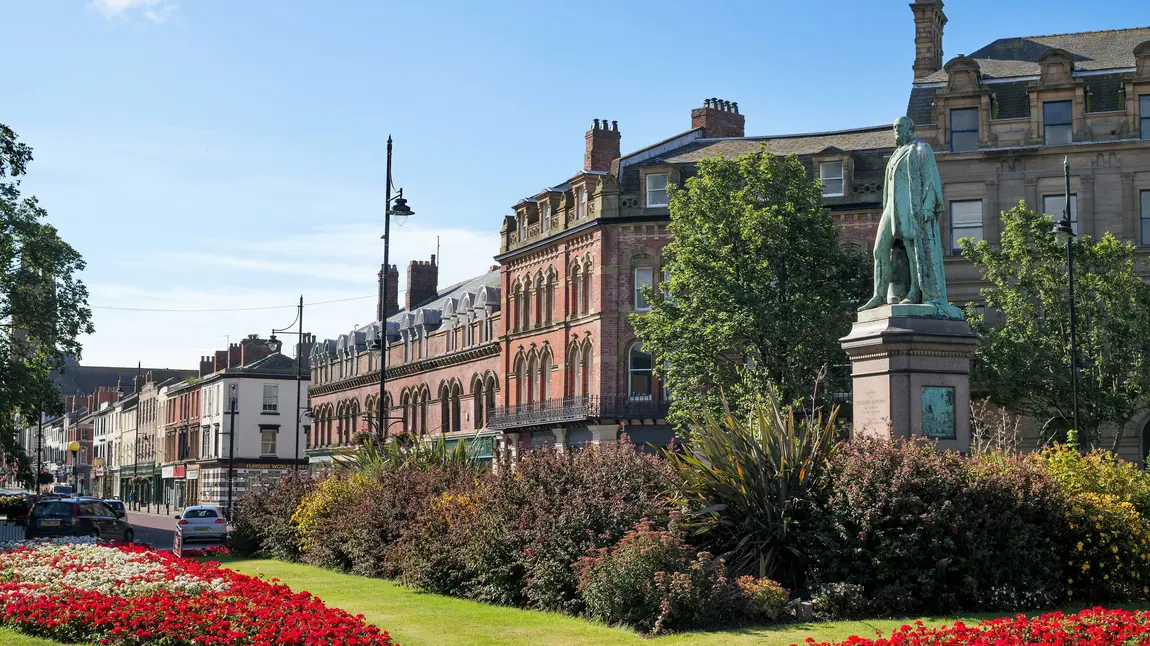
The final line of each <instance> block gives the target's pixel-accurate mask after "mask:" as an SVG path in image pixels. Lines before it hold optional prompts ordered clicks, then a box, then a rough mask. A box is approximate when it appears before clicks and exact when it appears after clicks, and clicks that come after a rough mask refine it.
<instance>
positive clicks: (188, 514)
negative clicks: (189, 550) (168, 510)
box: [176, 505, 228, 542]
mask: <svg viewBox="0 0 1150 646" xmlns="http://www.w3.org/2000/svg"><path fill="white" fill-rule="evenodd" d="M176 518H177V523H176V531H177V532H179V533H180V536H181V537H182V538H183V540H184V542H190V541H222V540H225V539H226V538H227V536H228V521H226V520H224V515H223V513H221V512H220V508H219V507H216V506H215V505H196V506H195V507H188V508H187V509H185V510H184V513H182V514H177V515H176Z"/></svg>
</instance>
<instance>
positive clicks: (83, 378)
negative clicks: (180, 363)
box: [55, 364, 198, 395]
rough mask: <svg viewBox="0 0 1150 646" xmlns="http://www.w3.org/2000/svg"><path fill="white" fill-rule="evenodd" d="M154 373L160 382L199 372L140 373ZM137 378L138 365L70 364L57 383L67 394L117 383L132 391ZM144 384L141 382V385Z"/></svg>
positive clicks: (143, 371) (143, 372)
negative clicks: (133, 381) (133, 382)
mask: <svg viewBox="0 0 1150 646" xmlns="http://www.w3.org/2000/svg"><path fill="white" fill-rule="evenodd" d="M149 372H150V373H152V381H155V382H160V381H164V380H167V379H171V378H173V377H178V378H181V379H184V378H187V377H191V376H193V375H196V374H198V371H196V370H170V369H168V368H141V369H140V374H141V375H147V374H148V373H149ZM135 378H136V366H125V367H114V366H81V365H79V364H69V365H66V366H65V367H64V370H63V371H62V372H59V373H56V376H55V381H56V385H57V386H59V387H60V392H61V393H62V394H65V395H76V394H83V395H89V394H91V393H94V392H96V390H97V389H98V388H99V387H101V386H107V387H109V388H115V387H116V383H117V382H119V383H120V387H121V388H123V389H124V392H126V393H127V392H131V391H132V380H133V379H135ZM142 386H143V384H141V387H142Z"/></svg>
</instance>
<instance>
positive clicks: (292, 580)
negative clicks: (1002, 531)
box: [220, 557, 989, 646]
mask: <svg viewBox="0 0 1150 646" xmlns="http://www.w3.org/2000/svg"><path fill="white" fill-rule="evenodd" d="M220 560H221V562H223V564H224V565H226V566H227V567H229V568H232V569H234V570H236V571H238V572H242V573H244V574H248V575H252V576H255V575H261V574H262V575H264V576H267V577H269V578H278V579H279V580H280V582H282V583H284V584H286V585H288V586H291V588H292V590H296V591H303V590H306V591H308V592H311V593H312V594H314V595H316V596H318V597H319V598H321V599H323V600H324V602H325V603H326V604H327V605H329V606H334V607H337V608H342V609H344V610H346V611H348V612H351V613H353V614H363V615H364V617H366V619H367V620H368V621H369V622H371V623H373V624H375V625H377V626H379V627H380V628H383V629H384V630H386V631H388V632H389V633H390V634H391V636H392V638H394V639H395V640H396V641H398V642H399V643H400V644H402V646H488V645H491V646H494V645H497V644H498V645H500V646H503V645H508V646H520V645H522V646H528V645H530V646H536V645H539V644H564V645H565V646H607V645H611V646H615V645H622V646H627V645H633V646H639V645H643V646H687V645H688V644H690V645H691V646H696V645H698V646H707V645H716V646H717V645H718V644H723V645H728V644H731V645H742V644H754V645H756V646H789V645H790V644H802V643H803V640H804V639H806V638H807V637H814V638H815V639H816V640H819V641H829V640H842V639H846V638H847V637H850V636H851V635H860V636H873V635H874V634H875V631H876V630H881V631H883V632H884V634H885V633H889V632H890V631H891V630H892V629H894V628H897V627H898V626H900V625H902V624H904V623H908V621H907V620H875V621H839V622H827V623H811V624H799V625H785V626H764V627H755V628H743V629H735V630H725V631H712V632H707V631H696V632H689V633H681V634H677V635H670V636H667V637H659V638H657V639H648V638H644V637H642V636H640V635H638V634H636V633H635V632H632V631H629V630H624V629H619V628H611V627H609V626H604V625H602V624H597V623H595V622H591V621H586V620H584V619H579V618H577V617H571V616H568V615H561V614H556V613H549V612H538V611H534V610H519V609H516V608H505V607H500V606H490V605H487V604H482V603H478V602H474V601H466V600H463V599H456V598H453V597H444V596H440V595H435V594H427V593H423V592H418V591H415V590H411V589H409V588H405V587H403V586H401V585H399V584H397V583H394V582H392V581H385V580H380V579H369V578H364V577H358V576H352V575H349V574H340V573H337V572H331V571H329V570H323V569H320V568H316V567H311V566H308V565H299V564H294V563H282V562H279V561H272V560H264V559H251V560H245V559H239V558H234V557H224V558H222V559H220ZM987 616H989V615H985V616H978V615H967V616H961V617H958V616H956V617H927V618H923V620H922V621H923V622H924V623H926V624H927V625H932V626H935V625H941V624H944V623H951V622H954V621H955V620H958V619H961V620H963V621H966V622H977V621H978V620H979V619H983V618H986V617H987ZM911 622H913V620H911Z"/></svg>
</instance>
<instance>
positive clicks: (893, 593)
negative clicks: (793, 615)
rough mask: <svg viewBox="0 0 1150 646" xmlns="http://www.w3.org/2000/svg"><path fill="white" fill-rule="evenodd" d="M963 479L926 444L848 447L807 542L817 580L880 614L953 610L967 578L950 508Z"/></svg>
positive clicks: (960, 469) (952, 460) (951, 461)
mask: <svg viewBox="0 0 1150 646" xmlns="http://www.w3.org/2000/svg"><path fill="white" fill-rule="evenodd" d="M966 471H967V467H966V465H965V463H964V462H963V461H962V460H961V459H960V458H959V457H958V456H957V455H954V454H952V453H946V452H942V451H938V450H935V449H934V448H933V447H932V446H929V445H927V444H925V443H917V442H905V443H889V442H882V441H877V440H865V439H863V440H855V441H852V442H851V443H850V444H849V445H848V446H847V447H846V448H845V449H844V450H843V451H842V453H841V455H840V456H839V458H838V459H837V460H836V462H835V465H834V469H833V473H834V476H833V480H832V485H831V489H830V495H829V496H828V497H827V500H826V503H825V505H824V506H823V507H822V509H821V512H820V514H819V531H818V535H817V536H813V537H810V540H809V543H810V549H811V550H812V551H813V553H814V556H813V558H812V562H813V565H814V566H815V567H814V576H815V578H816V580H817V581H819V582H820V583H824V584H826V583H850V584H857V585H861V586H862V587H863V589H864V591H865V594H866V595H867V596H868V597H869V598H871V599H872V600H873V602H874V606H875V608H874V609H875V610H876V611H877V612H880V613H889V614H911V613H917V612H924V611H929V610H944V609H951V608H954V607H956V606H958V605H959V603H958V602H959V600H960V598H961V594H960V590H961V589H962V587H963V581H964V578H965V576H966V572H965V569H964V564H963V563H962V560H961V559H960V558H959V556H960V554H959V550H958V548H959V526H960V524H961V523H962V519H961V517H960V512H959V508H958V506H957V505H956V504H955V501H956V500H958V499H959V497H960V496H961V494H962V491H963V488H964V486H965V483H966Z"/></svg>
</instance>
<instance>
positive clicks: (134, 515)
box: [128, 511, 219, 550]
mask: <svg viewBox="0 0 1150 646" xmlns="http://www.w3.org/2000/svg"><path fill="white" fill-rule="evenodd" d="M175 516H176V512H175V511H173V512H172V513H171V514H170V515H168V514H154V513H153V514H148V513H140V512H135V511H129V512H128V522H129V523H130V524H131V525H132V529H133V530H135V532H136V542H137V543H147V544H149V545H151V546H152V547H154V548H155V549H158V550H171V549H172V540H173V539H174V538H175V535H176V518H175ZM218 544H219V543H209V542H206V541H196V542H195V543H185V544H184V545H185V547H189V548H191V547H203V546H206V545H218Z"/></svg>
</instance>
